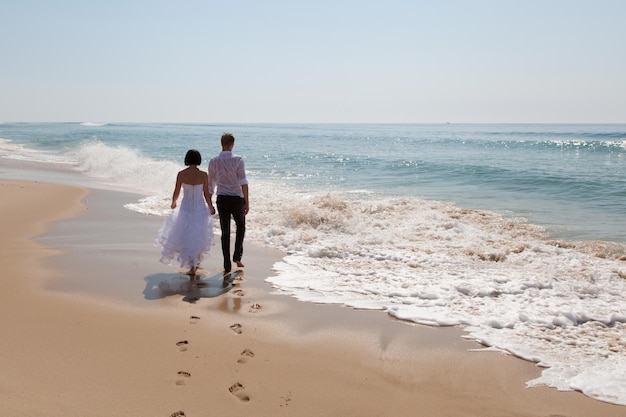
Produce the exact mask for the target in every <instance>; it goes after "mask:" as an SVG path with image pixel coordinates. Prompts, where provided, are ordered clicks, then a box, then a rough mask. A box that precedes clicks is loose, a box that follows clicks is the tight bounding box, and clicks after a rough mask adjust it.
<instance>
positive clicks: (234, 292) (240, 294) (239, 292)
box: [233, 289, 243, 297]
mask: <svg viewBox="0 0 626 417" xmlns="http://www.w3.org/2000/svg"><path fill="white" fill-rule="evenodd" d="M233 294H235V295H237V296H239V297H243V290H240V289H236V290H233Z"/></svg>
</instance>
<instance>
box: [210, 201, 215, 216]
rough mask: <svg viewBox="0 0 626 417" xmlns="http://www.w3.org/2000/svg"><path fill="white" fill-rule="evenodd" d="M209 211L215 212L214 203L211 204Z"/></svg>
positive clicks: (212, 213)
mask: <svg viewBox="0 0 626 417" xmlns="http://www.w3.org/2000/svg"><path fill="white" fill-rule="evenodd" d="M209 213H211V215H214V214H215V207H213V204H209Z"/></svg>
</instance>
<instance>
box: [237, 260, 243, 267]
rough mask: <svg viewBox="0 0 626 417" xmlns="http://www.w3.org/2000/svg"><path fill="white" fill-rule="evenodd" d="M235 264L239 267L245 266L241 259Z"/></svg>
mask: <svg viewBox="0 0 626 417" xmlns="http://www.w3.org/2000/svg"><path fill="white" fill-rule="evenodd" d="M235 265H237V266H238V267H239V268H243V267H244V264H242V263H241V261H235Z"/></svg>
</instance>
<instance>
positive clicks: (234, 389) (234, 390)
mask: <svg viewBox="0 0 626 417" xmlns="http://www.w3.org/2000/svg"><path fill="white" fill-rule="evenodd" d="M242 390H243V385H241V384H240V383H239V382H235V383H234V384H233V385H231V386H230V388H228V391H230V393H231V394H233V395H234V396H235V397H237V398H239V400H241V401H243V402H248V401H250V397H248V396H247V395H245V394H244V393H242V392H241V391H242Z"/></svg>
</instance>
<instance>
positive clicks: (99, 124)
mask: <svg viewBox="0 0 626 417" xmlns="http://www.w3.org/2000/svg"><path fill="white" fill-rule="evenodd" d="M80 125H81V126H87V127H100V126H106V125H108V123H96V122H83V123H81V124H80Z"/></svg>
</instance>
